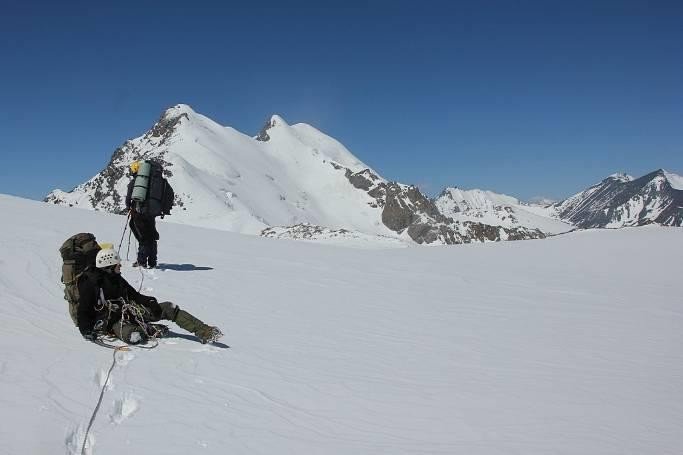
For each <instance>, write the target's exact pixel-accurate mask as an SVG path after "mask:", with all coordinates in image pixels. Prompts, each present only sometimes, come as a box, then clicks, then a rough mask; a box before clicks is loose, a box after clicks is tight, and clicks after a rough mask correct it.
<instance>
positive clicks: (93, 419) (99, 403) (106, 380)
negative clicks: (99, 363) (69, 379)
mask: <svg viewBox="0 0 683 455" xmlns="http://www.w3.org/2000/svg"><path fill="white" fill-rule="evenodd" d="M119 351H130V349H129V348H128V346H117V347H116V348H114V354H113V357H114V360H113V361H112V363H111V367H109V372H108V373H107V378H106V379H105V380H104V385H103V386H102V391H101V392H100V398H99V400H97V406H95V410H94V411H93V412H92V416H91V417H90V422H89V423H88V428H87V429H86V430H85V436H84V437H83V447H81V455H85V444H86V442H88V434H90V428H91V427H92V424H93V423H94V422H95V416H97V411H99V410H100V405H101V404H102V398H104V391H105V389H106V388H107V383H108V382H109V376H111V372H112V371H113V370H114V367H115V366H116V353H117V352H119Z"/></svg>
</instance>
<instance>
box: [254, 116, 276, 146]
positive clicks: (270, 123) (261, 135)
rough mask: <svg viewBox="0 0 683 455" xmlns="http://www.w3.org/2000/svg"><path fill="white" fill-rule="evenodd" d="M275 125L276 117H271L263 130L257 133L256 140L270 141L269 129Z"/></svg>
mask: <svg viewBox="0 0 683 455" xmlns="http://www.w3.org/2000/svg"><path fill="white" fill-rule="evenodd" d="M274 126H275V119H274V118H271V119H270V120H268V121H267V122H266V124H265V125H263V128H261V131H259V133H258V134H257V135H256V138H255V139H256V140H257V141H261V142H268V141H269V140H270V136H269V135H268V130H269V129H271V128H273V127H274Z"/></svg>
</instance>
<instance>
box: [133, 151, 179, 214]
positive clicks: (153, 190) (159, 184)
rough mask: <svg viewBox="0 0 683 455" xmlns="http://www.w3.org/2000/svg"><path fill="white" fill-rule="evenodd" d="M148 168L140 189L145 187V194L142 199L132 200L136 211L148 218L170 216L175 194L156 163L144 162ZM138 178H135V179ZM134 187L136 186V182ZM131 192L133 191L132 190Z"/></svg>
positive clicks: (162, 170)
mask: <svg viewBox="0 0 683 455" xmlns="http://www.w3.org/2000/svg"><path fill="white" fill-rule="evenodd" d="M146 163H147V164H148V165H149V166H150V167H149V176H148V177H147V176H144V178H143V179H141V181H142V182H143V183H142V184H141V185H139V186H140V188H144V187H145V186H146V187H147V191H146V194H145V196H144V199H143V198H139V200H138V199H135V197H133V199H134V200H135V201H136V202H135V204H136V209H137V211H138V212H139V213H142V214H145V215H148V216H161V217H162V218H163V217H164V216H165V215H170V214H171V208H172V207H173V199H174V197H175V193H174V191H173V188H172V187H171V184H170V183H168V180H166V179H165V178H164V169H163V168H162V167H161V164H159V163H158V162H156V161H151V160H149V161H146ZM137 178H139V177H136V179H137ZM135 185H138V182H137V180H136V183H135ZM133 191H135V190H134V189H133Z"/></svg>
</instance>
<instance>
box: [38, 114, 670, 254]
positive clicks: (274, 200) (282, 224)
mask: <svg viewBox="0 0 683 455" xmlns="http://www.w3.org/2000/svg"><path fill="white" fill-rule="evenodd" d="M139 159H153V160H157V161H159V162H161V163H162V164H163V166H164V172H165V174H166V177H167V178H168V179H169V181H170V183H171V184H172V186H173V187H174V189H175V193H176V200H175V205H176V206H175V207H174V209H173V212H172V216H171V217H170V220H172V221H175V222H180V223H186V224H192V225H198V226H204V227H211V228H215V229H223V230H228V231H234V232H242V233H248V234H258V235H264V236H268V237H277V238H293V239H297V238H304V239H312V240H315V239H321V240H324V239H329V238H339V237H345V236H346V237H351V238H354V239H368V238H375V239H383V240H384V241H388V242H389V243H395V242H408V243H413V242H416V243H419V244H456V243H469V242H484V241H497V240H518V239H531V238H542V237H545V236H546V234H555V233H560V232H566V231H569V230H571V229H573V228H575V227H616V226H618V225H621V226H627V225H640V224H647V223H658V224H666V225H673V226H680V225H681V218H682V214H683V209H682V208H681V206H682V205H683V204H681V200H682V199H681V194H682V193H683V191H681V181H683V179H681V177H679V176H676V175H675V174H671V173H667V172H664V171H657V172H655V173H652V174H648V176H645V177H642V178H641V179H638V180H632V179H631V180H624V179H625V177H618V178H617V177H610V178H608V179H606V180H605V181H603V182H601V183H600V184H598V185H596V186H594V187H591V188H589V189H588V190H586V191H584V192H582V193H579V194H577V195H575V196H572V197H571V198H569V199H567V200H566V201H562V202H560V203H557V204H553V205H549V206H547V205H539V204H526V203H523V202H520V201H518V200H517V199H515V198H513V197H510V196H505V195H500V194H496V193H492V192H488V191H481V190H469V191H465V190H460V189H457V188H447V189H445V190H444V191H443V192H442V193H441V195H440V196H439V197H437V198H436V199H434V200H432V199H430V198H428V197H427V196H425V195H424V194H423V193H421V192H420V190H419V189H418V188H417V187H415V186H411V185H406V184H402V183H398V182H391V181H388V180H386V179H385V178H383V177H381V176H380V175H379V174H378V173H377V172H376V171H374V170H373V169H371V168H370V167H369V166H367V165H366V164H364V163H363V162H362V161H360V160H359V159H358V158H357V157H355V156H354V155H353V154H352V153H351V152H350V151H349V150H347V149H346V148H345V147H344V146H343V145H342V144H341V143H339V142H338V141H336V140H335V139H333V138H331V137H330V136H328V135H326V134H324V133H322V132H320V131H318V130H317V129H315V128H313V127H312V126H310V125H307V124H296V125H289V124H287V122H286V121H285V120H284V119H282V118H281V117H279V116H277V115H275V116H273V117H272V118H271V119H270V120H269V121H268V122H266V124H265V125H264V127H263V128H262V129H261V131H260V132H259V134H257V135H256V136H248V135H246V134H243V133H240V132H239V131H237V130H235V129H233V128H230V127H224V126H222V125H219V124H218V123H216V122H214V121H213V120H211V119H209V118H208V117H205V116H203V115H201V114H198V113H196V112H195V111H194V110H192V108H190V107H189V106H187V105H182V104H181V105H177V106H174V107H172V108H170V109H167V110H166V111H165V112H164V113H163V114H162V116H161V118H160V119H159V120H158V121H157V122H156V123H155V124H154V125H153V127H152V128H151V129H150V130H149V131H147V132H146V133H145V134H143V135H142V136H140V137H138V138H135V139H131V140H129V141H126V142H125V143H124V144H123V145H122V146H121V147H119V148H118V149H116V150H115V151H114V153H113V155H112V157H111V160H110V162H109V163H108V164H107V165H106V167H105V168H104V169H103V170H102V171H100V172H99V173H97V174H96V175H95V176H94V177H92V178H91V179H90V180H88V181H87V182H85V183H83V184H81V185H78V186H77V187H76V188H74V189H73V190H71V191H69V192H65V191H62V190H59V189H57V190H54V191H52V192H51V193H50V194H48V195H47V197H46V198H45V201H46V202H49V203H53V204H59V205H68V206H74V207H81V208H86V209H93V210H103V211H107V212H113V213H125V206H124V198H125V191H126V186H127V184H128V181H129V178H130V177H129V175H128V166H129V164H130V163H131V162H133V161H135V160H139ZM643 179H645V180H643ZM608 181H609V182H608ZM605 182H608V183H605ZM653 182H654V183H653ZM620 185H623V186H620ZM603 187H604V188H603ZM638 201H640V202H642V204H641V206H639V205H638ZM638 207H640V209H639V208H638ZM601 213H602V214H603V215H600V214H601Z"/></svg>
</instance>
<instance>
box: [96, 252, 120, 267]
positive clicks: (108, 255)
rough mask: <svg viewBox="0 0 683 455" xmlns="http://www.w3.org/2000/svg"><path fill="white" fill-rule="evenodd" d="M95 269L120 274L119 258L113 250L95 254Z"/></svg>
mask: <svg viewBox="0 0 683 455" xmlns="http://www.w3.org/2000/svg"><path fill="white" fill-rule="evenodd" d="M95 267H97V268H98V269H101V270H104V271H106V272H110V273H114V272H115V273H121V258H119V255H118V254H117V253H116V251H114V250H113V249H108V248H107V249H104V250H100V251H98V252H97V257H96V258H95Z"/></svg>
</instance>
